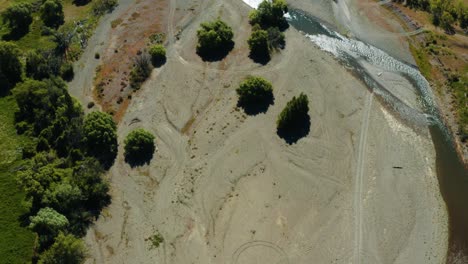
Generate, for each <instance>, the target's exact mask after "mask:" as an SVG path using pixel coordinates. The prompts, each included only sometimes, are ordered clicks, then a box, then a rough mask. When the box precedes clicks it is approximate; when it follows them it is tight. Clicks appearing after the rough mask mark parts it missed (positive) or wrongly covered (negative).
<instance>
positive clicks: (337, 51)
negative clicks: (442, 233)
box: [288, 10, 468, 264]
mask: <svg viewBox="0 0 468 264" xmlns="http://www.w3.org/2000/svg"><path fill="white" fill-rule="evenodd" d="M288 20H289V23H290V25H291V26H293V27H294V28H296V29H298V30H300V31H302V32H303V33H304V34H305V35H306V37H307V38H309V39H310V40H311V41H312V42H313V43H315V44H316V45H317V46H319V47H320V48H321V49H322V50H324V51H327V52H329V53H331V54H333V55H334V56H335V57H336V58H337V59H338V60H339V61H340V62H341V63H343V65H345V66H346V67H347V68H349V69H350V70H351V71H352V72H353V74H355V75H356V76H357V77H358V78H359V79H361V80H362V81H363V82H364V83H365V84H366V86H367V87H368V88H369V90H370V91H371V92H373V93H374V94H375V95H376V96H377V98H379V99H380V100H381V101H382V103H383V104H384V105H385V106H386V107H387V108H389V109H390V110H392V112H393V113H394V114H395V115H396V116H398V117H399V118H400V120H402V121H403V122H405V123H406V124H407V125H410V126H411V127H412V128H413V129H415V130H418V128H421V127H427V126H429V130H430V132H431V136H432V140H433V142H434V145H435V149H436V165H437V175H438V178H439V184H440V189H441V193H442V196H443V198H444V200H445V202H446V205H447V210H448V213H449V252H448V256H447V263H450V264H452V263H467V262H468V257H467V256H468V226H466V223H468V210H467V206H466V201H467V200H468V178H467V171H466V169H465V168H464V166H463V164H462V162H461V161H460V159H459V157H458V156H457V154H456V152H455V149H454V146H453V142H452V139H451V137H450V134H449V133H448V130H447V128H446V127H445V126H444V124H443V122H441V119H440V116H439V111H438V109H437V107H436V106H435V104H434V100H433V99H434V97H433V94H432V92H431V89H430V87H429V84H428V82H427V81H426V80H425V79H424V77H423V76H422V75H421V73H420V72H419V71H418V69H417V68H416V67H414V66H411V65H408V64H406V63H403V62H401V61H399V60H397V59H395V58H394V57H392V56H390V55H388V54H387V53H386V52H384V51H382V50H380V49H378V48H376V47H373V46H371V45H368V44H366V43H364V42H361V41H359V40H353V39H349V38H346V37H344V36H341V35H340V34H338V33H336V32H334V31H332V30H330V29H328V28H327V27H326V26H324V24H323V23H322V22H320V21H319V20H318V19H316V18H314V17H312V16H310V15H308V14H305V13H304V12H302V11H299V10H290V12H289V16H288ZM375 69H379V70H381V72H374V71H375ZM382 72H391V73H397V74H399V75H400V76H402V77H404V78H405V79H407V80H408V81H410V82H411V84H412V86H413V88H414V90H413V91H406V92H409V93H414V94H416V95H417V97H418V98H417V99H418V100H417V103H414V102H413V103H411V102H407V101H405V99H403V98H401V97H399V94H401V91H395V90H394V87H389V86H386V85H385V84H383V83H382V82H380V81H379V76H380V75H381V74H382Z"/></svg>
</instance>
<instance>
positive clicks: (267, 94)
mask: <svg viewBox="0 0 468 264" xmlns="http://www.w3.org/2000/svg"><path fill="white" fill-rule="evenodd" d="M236 92H237V94H238V95H239V101H238V106H240V107H243V108H244V110H245V111H246V112H247V113H248V114H256V113H259V112H265V111H266V110H267V109H268V106H269V105H270V104H272V103H273V86H272V85H271V83H270V82H268V81H267V80H265V79H263V78H262V77H255V76H250V77H248V78H247V79H246V80H245V81H243V82H242V83H241V84H240V86H239V88H237V89H236Z"/></svg>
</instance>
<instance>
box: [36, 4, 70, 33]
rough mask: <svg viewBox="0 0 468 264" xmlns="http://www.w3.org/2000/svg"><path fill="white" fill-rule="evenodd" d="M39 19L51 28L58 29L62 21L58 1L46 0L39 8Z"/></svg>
mask: <svg viewBox="0 0 468 264" xmlns="http://www.w3.org/2000/svg"><path fill="white" fill-rule="evenodd" d="M40 13H41V19H42V21H44V24H45V25H46V26H48V27H51V28H58V27H59V26H60V25H62V24H63V23H64V22H65V20H64V14H63V6H62V3H61V2H60V1H59V0H46V1H45V2H44V3H43V4H42V6H41V10H40Z"/></svg>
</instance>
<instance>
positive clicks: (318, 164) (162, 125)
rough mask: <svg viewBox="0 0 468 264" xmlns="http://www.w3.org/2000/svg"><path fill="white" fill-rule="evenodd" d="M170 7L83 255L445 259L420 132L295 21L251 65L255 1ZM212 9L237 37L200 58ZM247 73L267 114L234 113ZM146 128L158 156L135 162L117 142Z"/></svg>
mask: <svg viewBox="0 0 468 264" xmlns="http://www.w3.org/2000/svg"><path fill="white" fill-rule="evenodd" d="M144 1H145V0H142V2H144ZM148 1H149V0H148ZM293 2H294V1H293ZM168 6H169V10H167V14H168V19H169V21H168V26H167V32H168V37H169V39H168V47H167V48H168V61H167V63H166V64H165V65H164V66H163V67H161V68H159V69H156V70H154V71H153V74H152V76H151V78H150V80H148V81H147V82H146V83H145V84H144V85H143V87H142V88H141V89H140V91H138V93H136V94H135V95H134V96H133V99H132V100H131V102H130V104H129V107H128V109H127V112H126V113H125V115H124V116H123V117H122V120H121V122H120V124H119V131H118V133H119V137H120V140H119V142H120V149H119V150H120V154H119V156H118V158H117V160H116V163H115V165H114V166H113V167H112V168H111V170H110V172H109V179H110V181H111V186H112V190H111V194H112V198H113V200H112V204H111V205H110V206H109V208H107V209H106V210H105V211H104V212H103V216H102V217H101V218H100V219H99V220H98V221H97V222H96V224H95V225H94V226H93V227H92V228H91V229H90V230H89V232H88V234H87V236H86V242H87V244H88V245H89V255H90V257H89V259H88V263H174V264H185V263H187V264H189V263H200V264H206V263H226V264H237V263H243V264H245V263H247V264H251V263H252V264H253V263H281V264H284V263H290V264H295V263H304V264H305V263H385V264H386V263H442V262H443V260H444V258H445V254H446V250H447V237H446V236H447V226H446V222H447V216H446V211H445V205H444V203H443V201H442V199H441V197H440V194H439V190H438V183H437V177H436V174H435V151H434V147H433V145H432V143H431V140H430V136H429V133H428V132H427V131H426V130H424V131H422V132H418V133H416V132H414V131H413V130H412V129H411V128H408V127H406V126H404V125H403V124H401V123H399V121H398V120H397V119H396V118H395V117H393V115H392V113H391V112H389V111H387V110H385V109H384V108H383V107H382V106H381V105H380V103H379V100H378V99H377V98H376V97H375V96H374V95H373V94H372V93H370V92H369V91H368V90H367V89H366V87H365V86H364V85H363V84H362V83H361V82H360V81H358V80H357V79H355V78H354V77H353V76H352V75H351V74H350V73H349V72H348V71H347V70H346V69H345V68H344V67H343V66H341V65H340V64H339V63H338V62H336V61H335V60H334V59H333V58H332V57H331V56H330V55H328V54H326V53H324V52H323V51H320V50H319V49H318V48H316V47H314V46H313V45H312V44H311V43H310V41H308V40H307V39H306V38H305V37H303V36H302V35H301V34H300V33H299V32H297V31H296V30H294V29H292V28H290V29H289V30H288V31H287V32H286V40H287V45H286V48H285V50H283V51H281V52H280V53H279V54H275V55H274V56H273V59H272V60H271V61H270V62H269V63H268V64H267V65H266V66H261V65H259V64H255V63H253V62H252V61H251V60H250V59H249V58H248V48H247V44H246V39H247V38H248V35H249V33H250V26H249V24H248V21H247V20H248V19H247V15H248V12H249V7H248V6H247V5H245V4H244V3H243V2H242V1H240V0H216V1H214V0H200V1H188V0H186V1H182V0H171V1H170V2H169V3H168ZM117 11H119V10H117ZM119 12H120V11H119ZM119 12H117V14H114V16H118V14H119ZM218 16H220V17H221V18H222V19H224V20H225V21H226V22H227V23H228V24H230V25H231V26H232V27H233V29H234V31H235V39H234V40H235V43H236V45H235V47H234V50H233V51H232V52H231V53H230V54H229V55H228V57H227V58H226V59H224V60H223V61H221V62H216V63H206V62H203V61H202V60H201V59H200V58H199V57H198V56H197V55H196V54H195V45H196V42H195V40H196V29H197V27H198V25H199V24H200V22H202V21H206V20H210V19H213V18H216V17H218ZM113 19H115V17H114V18H113ZM103 32H105V31H104V30H103V31H101V33H103ZM176 34H178V36H179V39H178V40H177V39H176V38H175V35H176ZM96 38H103V39H109V36H107V37H106V36H96ZM83 60H86V58H84V59H83ZM249 74H252V75H259V76H262V77H265V78H266V79H268V80H270V81H271V82H272V83H273V85H274V96H275V101H274V105H272V106H270V108H269V109H268V111H267V112H266V113H265V114H259V115H256V116H248V115H246V114H244V113H243V111H242V110H241V109H237V108H236V103H237V96H236V93H235V88H236V87H237V86H238V84H239V82H240V81H242V80H243V79H244V78H245V77H246V76H247V75H249ZM384 76H385V75H384ZM83 83H85V82H83ZM83 83H82V84H83ZM77 87H78V88H77ZM79 87H81V86H79V85H78V86H73V85H72V86H71V90H72V93H74V94H77V96H79V94H80V92H79V91H80V89H81V88H79ZM300 92H304V93H306V94H307V95H308V97H309V100H310V112H309V114H310V116H311V131H310V133H309V135H308V136H307V137H305V138H302V139H300V140H299V141H298V142H297V143H296V144H293V145H288V144H286V143H285V142H284V141H283V140H282V139H280V138H279V137H278V136H277V135H276V129H275V121H276V117H277V115H278V114H279V112H280V111H281V110H282V108H283V107H284V106H285V104H286V102H287V101H288V100H290V99H291V98H292V97H293V96H295V95H298V94H299V93H300ZM82 98H83V97H82ZM85 99H86V98H85ZM408 100H411V99H408ZM140 127H142V128H145V129H147V130H149V131H151V132H152V133H154V134H155V135H156V146H157V151H156V153H155V155H154V158H153V160H152V161H151V163H150V164H149V165H146V166H143V167H138V168H133V169H132V168H130V167H129V165H128V164H126V163H125V162H124V159H123V155H122V153H123V147H122V146H123V139H124V138H125V136H126V135H127V134H128V133H129V132H130V131H131V130H133V129H135V128H140ZM394 167H401V169H398V168H394ZM156 234H160V235H161V236H162V237H163V239H164V242H163V243H162V244H161V245H159V247H154V246H152V243H151V237H153V236H154V235H156Z"/></svg>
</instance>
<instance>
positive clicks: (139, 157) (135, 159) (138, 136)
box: [124, 128, 156, 166]
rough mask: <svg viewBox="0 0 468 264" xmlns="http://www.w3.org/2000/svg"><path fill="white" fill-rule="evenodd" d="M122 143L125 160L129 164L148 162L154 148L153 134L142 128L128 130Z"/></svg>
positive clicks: (135, 164)
mask: <svg viewBox="0 0 468 264" xmlns="http://www.w3.org/2000/svg"><path fill="white" fill-rule="evenodd" d="M124 144H125V154H124V155H125V160H126V161H127V162H128V163H129V164H130V165H131V166H139V165H143V164H145V163H149V161H150V160H151V159H152V158H153V153H154V150H155V149H156V147H155V145H154V136H153V134H151V133H150V132H148V131H146V130H144V129H142V128H140V129H135V130H133V131H132V132H130V133H129V134H128V135H127V137H126V138H125V141H124Z"/></svg>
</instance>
